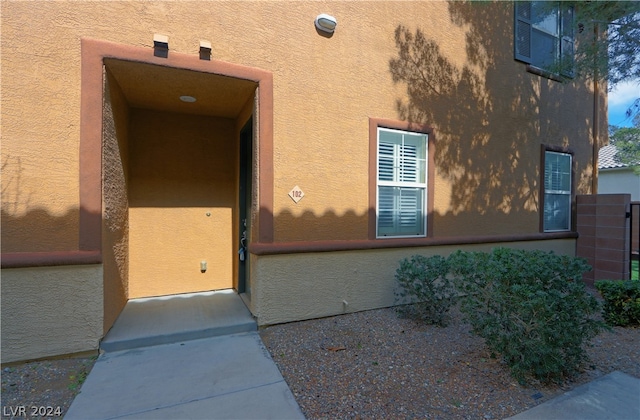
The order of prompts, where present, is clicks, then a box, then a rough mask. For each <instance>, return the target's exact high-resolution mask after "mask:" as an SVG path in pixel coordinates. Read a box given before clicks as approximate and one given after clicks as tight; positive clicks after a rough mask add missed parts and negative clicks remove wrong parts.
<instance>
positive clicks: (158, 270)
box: [104, 58, 258, 299]
mask: <svg viewBox="0 0 640 420" xmlns="http://www.w3.org/2000/svg"><path fill="white" fill-rule="evenodd" d="M104 64H105V70H106V89H105V90H106V91H108V95H107V96H106V98H107V101H106V102H107V104H106V106H107V107H109V108H110V111H111V112H110V113H109V115H111V116H112V118H113V120H114V121H113V122H112V124H111V125H112V126H113V130H112V131H113V132H114V133H113V134H114V135H115V137H116V143H117V145H118V149H119V155H118V156H115V160H116V161H117V160H118V159H119V162H115V164H116V165H117V164H120V165H121V166H122V168H123V170H122V172H123V178H124V179H123V182H124V184H125V185H123V186H120V187H119V188H120V189H121V190H122V192H121V193H122V194H126V199H120V200H116V201H117V202H119V203H120V205H122V203H126V205H127V218H128V220H127V229H126V238H125V239H126V240H125V241H123V242H124V245H125V246H126V247H127V248H128V249H127V250H126V251H123V252H126V253H127V260H128V264H127V284H128V298H130V299H131V298H141V297H150V296H164V295H172V294H181V293H193V292H201V291H208V290H219V289H231V288H234V287H237V286H238V275H239V264H240V263H241V262H240V261H238V249H239V247H240V238H239V237H237V232H238V231H239V230H240V226H241V225H242V227H243V228H244V220H245V219H247V218H250V217H248V216H247V214H245V211H246V208H247V205H246V203H245V201H244V197H246V196H247V192H246V191H245V190H244V189H243V191H242V193H241V192H240V188H241V185H240V182H241V179H242V184H243V188H244V187H245V186H246V180H247V179H249V180H251V179H252V177H253V176H252V174H251V169H252V167H253V165H252V164H251V161H252V159H253V154H252V150H251V149H249V150H248V151H246V150H244V149H243V150H242V152H243V156H242V159H243V161H242V165H241V162H240V159H241V156H240V154H241V147H240V146H241V143H240V131H241V129H242V128H244V130H245V132H246V131H247V130H249V132H251V133H252V132H253V129H252V127H249V128H248V129H247V121H252V120H251V115H253V111H254V106H255V94H256V88H257V86H258V84H257V83H256V82H254V81H248V80H244V79H237V78H233V77H228V76H221V75H217V74H212V73H203V72H198V71H193V70H186V69H178V68H172V67H165V66H159V65H154V64H148V63H139V62H133V61H126V60H118V59H112V58H107V59H105V60H104ZM105 125H106V126H109V124H105ZM105 137H109V136H105ZM112 140H113V139H112ZM247 153H248V154H247ZM111 159H112V160H114V156H111ZM247 160H248V161H249V164H246V162H247ZM247 171H248V172H249V173H248V174H247V173H246V172H247ZM107 172H108V171H107ZM106 181H107V183H108V181H109V179H108V178H107V179H106ZM105 188H106V189H109V188H112V186H111V185H106V186H105ZM116 188H118V187H116ZM241 194H242V197H243V198H242V203H241V202H240V201H241V200H240V195H241ZM248 194H249V196H250V194H251V193H250V191H249V193H248ZM105 201H107V203H106V204H107V206H108V205H109V204H110V203H109V202H108V201H109V197H105ZM240 206H242V215H241V214H240ZM249 216H250V215H249Z"/></svg>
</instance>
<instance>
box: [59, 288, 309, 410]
mask: <svg viewBox="0 0 640 420" xmlns="http://www.w3.org/2000/svg"><path fill="white" fill-rule="evenodd" d="M239 305H240V306H239ZM239 309H243V310H242V311H241V310H239ZM217 311H222V312H224V315H222V318H221V317H219V316H217V314H216V312H217ZM231 313H235V314H236V315H235V316H229V314H231ZM248 313H249V312H248V310H247V309H246V307H244V304H243V303H242V301H241V299H240V297H238V296H237V295H236V294H235V293H228V292H227V293H226V294H225V293H221V292H216V293H207V294H193V295H182V296H179V297H171V298H162V299H158V298H156V299H146V300H137V301H130V302H129V303H128V304H127V307H126V308H125V310H124V311H123V312H122V314H121V315H120V317H119V318H118V320H117V322H116V324H115V325H114V327H113V329H112V330H111V331H110V332H109V334H108V335H107V337H106V338H105V340H104V342H103V351H105V352H104V353H102V354H101V355H100V357H99V358H98V360H97V361H96V364H95V365H94V367H93V370H92V371H91V373H90V374H89V376H88V377H87V379H86V381H85V383H84V384H83V385H82V389H81V392H80V394H79V395H78V396H77V397H76V399H75V400H74V401H73V403H72V404H71V407H70V408H69V411H68V412H67V415H66V416H65V419H70V420H73V419H82V420H88V419H303V418H304V416H303V414H302V412H301V411H300V408H299V406H298V404H297V403H296V401H295V399H294V397H293V395H292V393H291V391H290V390H289V387H288V386H287V384H286V382H285V381H284V379H283V378H282V375H281V374H280V371H279V370H278V368H277V366H276V365H275V363H274V362H273V360H272V359H271V356H270V355H269V352H268V351H267V349H266V348H265V347H264V345H263V344H262V341H261V339H260V336H259V335H258V332H257V328H256V325H255V322H253V319H252V318H251V316H250V315H248V316H249V318H250V319H251V322H252V323H253V324H252V325H250V326H247V324H246V321H247V318H246V317H247V314H248ZM212 317H213V318H215V319H216V320H215V321H212ZM221 319H225V321H224V322H223V321H221ZM247 329H248V330H249V331H245V330H247Z"/></svg>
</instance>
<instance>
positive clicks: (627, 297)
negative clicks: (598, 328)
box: [595, 280, 640, 327]
mask: <svg viewBox="0 0 640 420" xmlns="http://www.w3.org/2000/svg"><path fill="white" fill-rule="evenodd" d="M595 286H596V289H598V291H599V292H600V294H601V295H602V297H603V298H604V306H603V308H602V316H603V317H604V319H605V321H607V323H608V324H611V325H620V326H623V327H624V326H627V325H632V324H640V281H638V280H627V281H621V280H599V281H597V282H596V284H595Z"/></svg>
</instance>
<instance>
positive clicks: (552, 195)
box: [544, 151, 572, 232]
mask: <svg viewBox="0 0 640 420" xmlns="http://www.w3.org/2000/svg"><path fill="white" fill-rule="evenodd" d="M571 166H572V163H571V155H570V154H568V153H558V152H550V151H547V152H545V157H544V231H545V232H552V231H564V230H570V228H571Z"/></svg>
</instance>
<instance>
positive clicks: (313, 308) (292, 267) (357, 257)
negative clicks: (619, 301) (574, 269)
mask: <svg viewBox="0 0 640 420" xmlns="http://www.w3.org/2000/svg"><path fill="white" fill-rule="evenodd" d="M506 245H508V246H510V247H513V248H518V249H526V250H533V249H544V250H545V251H554V252H556V253H558V254H562V255H575V240H573V239H564V240H553V241H529V242H518V243H513V244H482V245H466V246H459V245H455V246H438V247H435V246H434V247H422V248H404V249H377V250H366V251H341V252H316V253H308V254H294V255H269V256H261V257H258V258H256V259H255V260H254V261H252V263H253V266H254V267H255V272H256V273H255V274H256V276H255V279H256V280H255V285H254V291H255V292H254V296H255V297H254V299H252V302H253V308H252V310H253V312H254V315H256V316H257V320H258V323H259V324H260V325H267V324H277V323H282V322H289V321H295V320H301V319H311V318H319V317H323V316H329V315H337V314H341V313H346V312H356V311H363V310H367V309H374V308H380V307H386V306H392V305H393V300H394V295H393V290H394V284H395V278H394V276H395V271H396V269H397V267H398V262H399V261H400V260H401V259H403V258H407V257H410V256H411V255H425V256H431V255H443V256H447V255H449V254H450V253H452V252H453V251H455V250H458V249H462V250H465V251H484V252H487V251H490V250H491V249H492V248H495V247H497V246H506ZM283 279H286V281H284V280H283ZM345 301H346V302H347V303H346V304H345Z"/></svg>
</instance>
